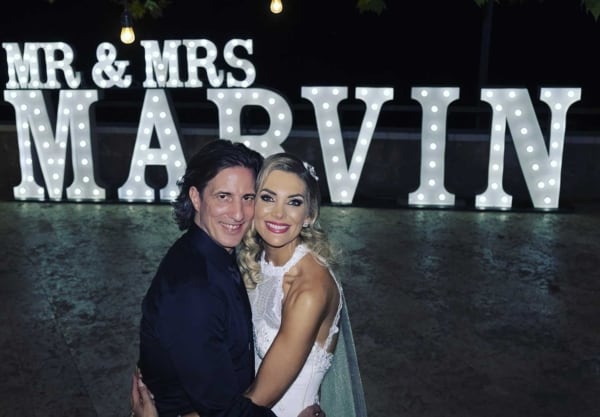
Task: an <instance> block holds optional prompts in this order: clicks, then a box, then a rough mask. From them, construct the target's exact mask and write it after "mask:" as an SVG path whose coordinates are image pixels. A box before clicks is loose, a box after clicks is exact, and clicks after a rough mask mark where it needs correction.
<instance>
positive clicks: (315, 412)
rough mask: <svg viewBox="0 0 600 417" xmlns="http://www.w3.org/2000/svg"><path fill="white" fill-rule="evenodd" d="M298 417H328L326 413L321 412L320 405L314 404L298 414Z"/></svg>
mask: <svg viewBox="0 0 600 417" xmlns="http://www.w3.org/2000/svg"><path fill="white" fill-rule="evenodd" d="M298 417H326V416H325V411H323V410H321V407H320V406H319V404H313V405H309V406H308V407H306V408H305V409H304V410H302V411H301V412H300V414H298Z"/></svg>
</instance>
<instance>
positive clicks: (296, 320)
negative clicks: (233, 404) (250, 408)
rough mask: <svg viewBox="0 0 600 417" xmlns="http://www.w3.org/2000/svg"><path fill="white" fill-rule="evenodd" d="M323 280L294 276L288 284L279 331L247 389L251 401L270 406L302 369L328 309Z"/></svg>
mask: <svg viewBox="0 0 600 417" xmlns="http://www.w3.org/2000/svg"><path fill="white" fill-rule="evenodd" d="M310 269H313V268H310ZM312 272H315V271H312ZM323 272H324V271H319V272H318V273H321V274H322V273H323ZM311 278H314V277H311ZM322 282H323V281H322V280H320V279H310V280H306V279H302V278H301V277H296V278H295V279H294V280H293V282H292V284H291V285H290V287H289V290H288V292H287V294H286V296H285V299H284V302H283V306H282V313H281V327H280V328H279V332H278V333H277V336H276V337H275V339H274V341H273V343H272V344H271V347H270V348H269V350H268V352H267V354H266V355H265V358H264V359H263V361H262V363H261V366H260V368H259V370H258V373H257V374H256V379H255V381H254V383H253V384H252V386H251V387H250V388H249V389H248V391H247V392H246V396H248V397H249V398H250V399H251V400H252V402H254V403H256V404H259V405H264V406H272V405H273V404H275V403H276V402H277V401H278V400H279V399H280V398H281V396H282V395H283V394H284V393H285V392H286V391H287V389H288V388H289V386H290V385H291V384H292V382H294V379H295V378H296V376H297V375H298V373H299V372H300V370H301V369H302V366H303V365H304V363H305V362H306V359H307V358H308V355H309V354H310V351H311V349H312V346H313V344H314V343H315V340H316V338H317V334H318V332H319V328H320V327H321V324H322V323H323V320H324V318H325V316H326V312H327V310H328V308H327V307H328V297H327V289H326V287H324V286H323V285H322Z"/></svg>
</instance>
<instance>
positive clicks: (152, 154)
mask: <svg viewBox="0 0 600 417" xmlns="http://www.w3.org/2000/svg"><path fill="white" fill-rule="evenodd" d="M155 128H156V136H157V139H158V142H159V144H160V147H159V148H151V147H150V144H151V141H152V132H153V131H154V129H155ZM147 165H158V166H164V167H165V168H166V170H167V176H168V181H167V185H166V187H165V188H163V189H161V190H160V199H161V200H162V201H172V200H173V199H175V197H177V194H178V191H179V190H178V188H177V180H178V179H179V178H181V176H183V174H184V172H185V157H184V155H183V151H182V149H181V143H180V141H179V135H178V133H177V129H176V127H175V122H174V120H173V115H172V112H171V106H170V103H169V100H168V99H167V95H166V93H165V91H164V90H154V89H150V90H146V96H145V97H144V105H143V107H142V114H141V116H140V124H139V127H138V133H137V137H136V139H135V148H134V150H133V157H132V158H131V168H130V170H129V178H128V179H127V181H126V182H125V184H123V186H122V187H121V188H119V199H120V200H126V201H147V202H151V201H154V189H152V188H150V187H148V186H146V184H145V182H144V173H145V169H146V166H147Z"/></svg>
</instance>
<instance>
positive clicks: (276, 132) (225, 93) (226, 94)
mask: <svg viewBox="0 0 600 417" xmlns="http://www.w3.org/2000/svg"><path fill="white" fill-rule="evenodd" d="M206 97H207V98H208V99H209V100H211V101H213V102H214V103H215V104H216V105H217V107H218V108H219V135H220V137H221V138H223V139H229V140H232V141H234V142H242V143H244V144H245V145H246V146H248V147H249V148H251V149H254V150H255V151H257V152H260V153H261V154H262V155H265V156H267V155H271V154H274V153H277V152H283V148H282V147H281V146H280V144H281V143H282V142H283V141H284V140H285V139H286V138H287V137H288V135H289V134H290V132H291V130H292V110H291V108H290V105H289V104H288V103H287V101H285V99H284V98H283V97H281V96H280V95H279V94H276V93H274V92H273V91H270V90H265V89H261V88H216V89H208V90H207V92H206ZM245 106H258V107H262V108H263V109H265V110H266V112H267V114H268V115H269V119H270V125H269V128H268V129H267V131H266V132H265V133H263V134H262V135H242V133H241V114H242V108H243V107H245Z"/></svg>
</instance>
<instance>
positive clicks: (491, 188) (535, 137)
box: [475, 88, 581, 209]
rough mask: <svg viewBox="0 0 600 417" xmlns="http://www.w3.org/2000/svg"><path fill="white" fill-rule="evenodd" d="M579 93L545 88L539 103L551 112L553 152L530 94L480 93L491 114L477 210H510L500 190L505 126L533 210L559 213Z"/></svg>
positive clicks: (520, 91)
mask: <svg viewBox="0 0 600 417" xmlns="http://www.w3.org/2000/svg"><path fill="white" fill-rule="evenodd" d="M580 97H581V89H579V88H543V89H542V90H541V94H540V98H541V100H542V101H544V102H546V103H547V104H548V106H549V107H550V109H551V112H552V119H551V122H550V123H551V129H550V132H551V133H550V147H549V150H547V149H546V144H545V142H544V137H543V135H542V131H541V129H540V126H539V124H538V123H537V118H536V115H535V111H534V109H533V105H532V103H531V99H530V98H529V93H528V92H527V90H526V89H482V90H481V99H482V101H486V102H488V103H489V104H490V105H491V106H492V109H493V118H492V127H491V141H490V163H489V168H488V188H487V190H486V191H485V192H484V193H483V194H480V195H478V196H477V197H476V199H475V206H476V207H477V208H490V207H497V208H510V207H511V206H512V197H511V196H510V195H508V194H507V193H506V192H505V191H504V189H503V187H502V173H503V171H504V169H503V168H504V140H505V136H506V128H505V127H506V124H507V123H508V126H509V128H510V132H511V136H512V139H513V142H514V145H515V150H516V153H517V157H518V159H519V164H520V166H521V170H522V171H523V176H524V178H525V182H526V184H527V189H528V191H529V195H530V197H531V201H532V202H533V206H534V207H535V208H540V209H555V208H558V203H559V201H558V200H559V194H560V177H561V170H562V154H563V149H564V141H565V128H566V126H565V125H566V116H567V110H568V109H569V107H570V106H571V105H572V104H573V103H575V102H576V101H579V99H580Z"/></svg>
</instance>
